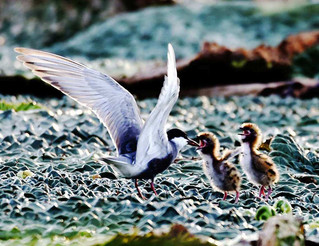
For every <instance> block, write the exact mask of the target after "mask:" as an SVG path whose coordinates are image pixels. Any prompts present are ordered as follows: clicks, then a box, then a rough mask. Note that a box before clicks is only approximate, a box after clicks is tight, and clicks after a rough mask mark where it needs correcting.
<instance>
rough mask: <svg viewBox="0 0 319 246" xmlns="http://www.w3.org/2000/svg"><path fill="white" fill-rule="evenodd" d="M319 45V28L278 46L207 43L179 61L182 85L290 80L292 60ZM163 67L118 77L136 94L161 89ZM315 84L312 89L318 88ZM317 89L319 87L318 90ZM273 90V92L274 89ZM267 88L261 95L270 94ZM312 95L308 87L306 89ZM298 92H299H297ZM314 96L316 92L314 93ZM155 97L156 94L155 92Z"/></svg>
mask: <svg viewBox="0 0 319 246" xmlns="http://www.w3.org/2000/svg"><path fill="white" fill-rule="evenodd" d="M318 44H319V31H312V32H302V33H299V34H296V35H290V36H288V37H287V38H285V39H284V40H283V41H282V42H281V43H280V44H279V45H278V46H274V47H273V46H266V45H260V46H258V47H257V48H255V49H251V50H249V49H244V48H238V49H231V48H228V47H225V46H222V45H218V44H217V43H215V42H213V43H209V42H205V43H204V45H203V48H202V50H201V51H200V52H199V54H198V55H197V56H195V57H194V58H192V59H189V60H181V61H179V62H178V63H177V70H178V76H179V78H180V79H181V81H182V83H181V87H182V89H184V90H187V89H188V90H189V89H193V88H196V89H198V88H199V87H208V86H210V87H212V86H217V85H225V84H239V83H252V82H254V83H256V82H261V83H265V82H275V81H287V80H290V79H291V76H292V62H293V58H294V56H295V55H297V54H300V53H302V52H304V51H305V50H306V49H308V48H310V47H313V46H315V45H318ZM165 66H166V65H163V67H157V68H155V67H154V68H150V69H145V70H144V72H142V73H140V74H136V75H135V76H133V77H130V78H124V79H118V81H120V82H122V83H123V84H124V85H125V86H126V87H127V88H128V89H129V90H131V91H133V93H138V92H139V91H141V90H142V91H143V93H145V91H146V90H149V91H152V90H153V91H154V88H156V89H159V88H160V87H161V86H162V83H163V77H164V75H165V74H166V67H165ZM317 87H318V86H317V85H316V86H314V87H313V88H311V91H313V90H312V89H314V88H317ZM301 88H303V86H301V85H300V84H298V83H294V84H293V85H292V87H291V85H289V86H288V91H287V87H286V86H284V88H282V89H279V90H282V91H283V92H282V93H283V94H289V93H290V94H292V93H293V92H290V91H291V90H292V91H295V90H300V89H301ZM317 90H318V89H316V91H317ZM271 92H272V91H271ZM271 92H269V91H268V90H266V91H264V92H262V93H261V94H262V95H263V94H271ZM303 93H305V95H306V97H309V93H310V94H311V92H310V91H309V90H307V91H305V92H303ZM297 94H298V93H297ZM312 95H313V93H312ZM153 96H155V95H153Z"/></svg>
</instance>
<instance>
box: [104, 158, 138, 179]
mask: <svg viewBox="0 0 319 246" xmlns="http://www.w3.org/2000/svg"><path fill="white" fill-rule="evenodd" d="M101 161H103V162H105V163H107V164H111V165H112V166H114V167H115V168H116V169H117V170H118V171H119V172H120V174H121V176H123V177H125V178H131V177H133V176H135V175H136V171H137V170H135V168H134V165H132V163H131V162H130V161H129V159H128V158H125V157H121V156H119V157H114V156H107V157H104V158H101Z"/></svg>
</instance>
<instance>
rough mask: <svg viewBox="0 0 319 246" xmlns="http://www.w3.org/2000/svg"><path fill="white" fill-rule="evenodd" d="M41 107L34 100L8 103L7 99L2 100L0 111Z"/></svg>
mask: <svg viewBox="0 0 319 246" xmlns="http://www.w3.org/2000/svg"><path fill="white" fill-rule="evenodd" d="M40 108H41V107H40V106H39V105H38V104H37V103H36V102H34V101H31V102H22V103H8V102H5V101H1V102H0V111H5V110H11V109H13V110H14V111H17V112H18V111H27V110H31V109H40Z"/></svg>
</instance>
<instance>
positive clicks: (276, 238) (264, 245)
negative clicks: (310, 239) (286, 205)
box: [257, 214, 305, 246]
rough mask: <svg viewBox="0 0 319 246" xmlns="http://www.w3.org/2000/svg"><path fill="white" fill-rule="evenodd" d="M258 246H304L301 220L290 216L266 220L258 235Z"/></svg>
mask: <svg viewBox="0 0 319 246" xmlns="http://www.w3.org/2000/svg"><path fill="white" fill-rule="evenodd" d="M257 245H259V246H276V245H293V246H302V245H305V236H304V227H303V223H302V219H301V218H299V217H294V216H292V215H291V214H285V215H282V216H279V215H278V216H275V217H271V218H270V219H268V220H267V221H266V222H265V224H264V227H263V229H262V231H261V232H260V233H259V240H258V244H257Z"/></svg>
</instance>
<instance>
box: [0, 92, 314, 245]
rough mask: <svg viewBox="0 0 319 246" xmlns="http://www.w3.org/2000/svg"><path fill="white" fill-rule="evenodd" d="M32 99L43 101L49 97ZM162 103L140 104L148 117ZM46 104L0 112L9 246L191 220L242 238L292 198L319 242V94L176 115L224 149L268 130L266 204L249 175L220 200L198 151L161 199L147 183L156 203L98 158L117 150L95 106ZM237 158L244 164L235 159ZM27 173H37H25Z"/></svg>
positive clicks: (220, 234)
mask: <svg viewBox="0 0 319 246" xmlns="http://www.w3.org/2000/svg"><path fill="white" fill-rule="evenodd" d="M2 98H3V99H4V100H6V101H7V102H9V101H10V98H9V97H2ZM34 100H35V101H36V102H37V103H40V104H44V100H41V99H34ZM155 102H156V100H154V99H148V100H143V101H138V104H139V106H140V108H141V114H142V117H144V118H145V117H146V116H147V115H148V114H149V111H150V109H151V108H152V107H154V104H155ZM45 105H46V108H45V109H44V108H42V109H38V110H30V111H19V112H15V111H12V110H7V111H2V112H0V122H1V127H0V208H1V209H0V228H1V230H0V240H2V241H1V244H4V243H7V245H14V243H15V242H16V244H15V245H21V244H22V243H21V242H23V240H25V242H26V243H27V244H29V245H33V244H32V242H38V245H41V243H42V245H44V244H48V243H49V242H51V241H52V238H56V239H57V242H60V244H63V242H64V243H65V242H68V241H70V242H72V240H73V239H74V240H75V242H83V244H85V243H86V242H88V243H87V244H85V245H90V244H89V241H95V240H99V239H101V238H103V240H102V239H101V240H102V243H103V242H106V240H107V239H106V238H105V237H106V236H108V237H110V238H111V237H113V236H116V235H117V234H118V233H121V234H122V235H127V234H130V233H131V231H132V230H133V229H134V228H138V229H139V235H144V234H145V235H148V233H150V232H153V231H154V230H157V229H166V230H168V228H170V226H171V225H172V224H173V223H179V224H181V225H183V226H185V227H186V228H187V229H188V231H189V232H190V233H191V234H194V236H195V237H198V236H199V237H200V236H205V237H209V238H211V239H212V240H216V241H217V242H221V243H226V242H229V240H230V239H232V240H234V241H232V242H236V240H237V241H238V240H239V239H240V238H241V235H245V236H249V235H253V234H256V233H257V232H258V231H259V230H260V229H261V227H262V225H263V223H264V222H263V221H257V220H256V219H255V215H256V211H257V209H258V208H260V207H262V206H264V205H267V206H274V204H275V203H276V202H277V201H281V200H284V199H285V200H286V201H288V202H289V203H290V205H291V211H292V214H293V215H296V216H301V217H302V218H303V220H304V222H305V223H306V225H307V226H306V227H305V233H306V237H309V238H312V239H313V240H318V227H316V223H317V221H318V219H319V218H318V214H319V196H318V194H319V185H318V182H319V157H318V153H319V148H318V146H319V145H318V144H319V139H318V134H319V121H318V120H319V118H318V115H319V108H318V105H319V99H311V100H298V99H292V98H286V99H283V98H279V97H275V96H271V97H268V98H263V97H252V96H246V97H229V98H224V97H219V98H207V97H198V98H186V99H182V100H179V102H178V103H177V105H176V106H175V107H174V109H173V111H172V114H171V116H170V117H169V123H168V127H169V128H171V127H175V126H176V127H179V128H182V129H183V130H185V131H186V132H187V133H188V134H189V135H190V136H191V137H195V136H196V135H197V133H198V132H200V131H211V132H213V133H214V134H215V135H216V136H218V138H219V139H220V145H221V148H222V149H225V148H228V149H231V148H233V147H234V146H239V144H240V143H239V138H238V135H237V134H238V132H237V129H238V127H239V126H240V125H241V123H243V122H248V121H249V122H255V123H256V124H258V125H259V127H260V128H261V129H262V131H263V133H264V139H263V141H265V140H267V139H269V138H272V139H273V140H272V142H271V144H270V153H269V154H270V155H271V156H272V158H273V159H274V161H275V163H276V165H277V166H278V169H279V172H280V174H281V178H280V180H279V182H278V184H276V185H275V186H274V190H273V193H272V195H271V198H270V199H269V201H268V203H265V201H263V200H260V199H258V198H256V196H258V193H257V188H256V187H252V185H251V184H250V183H249V182H248V181H247V178H246V177H245V175H243V177H242V186H241V190H242V192H241V196H240V199H239V202H238V203H237V204H234V203H233V202H234V198H231V199H229V200H227V201H222V196H223V195H222V193H220V192H218V191H214V190H212V188H211V187H210V185H209V182H208V180H207V179H206V177H205V175H204V174H203V171H202V161H201V159H200V158H199V156H197V153H196V151H195V150H194V149H191V148H189V149H185V150H184V151H183V152H182V156H183V159H178V160H177V161H176V163H174V164H172V165H171V167H170V168H169V169H168V170H166V171H165V172H164V173H162V174H161V175H159V176H158V177H157V179H156V189H157V191H158V193H159V196H158V197H156V196H155V195H152V193H151V187H150V186H149V185H148V184H147V183H145V185H142V186H141V187H143V189H145V190H142V192H143V193H144V194H146V195H148V197H147V198H148V200H147V201H142V200H141V199H140V198H139V197H138V196H137V194H136V193H135V191H134V190H135V187H134V185H133V184H132V183H131V181H130V180H126V179H121V178H120V179H117V173H116V172H115V171H114V170H113V169H112V167H111V166H108V165H102V164H101V163H99V162H98V161H97V160H98V159H99V158H100V157H103V155H109V154H114V146H113V145H112V143H111V140H110V137H109V136H108V134H107V131H106V129H105V127H104V126H103V125H102V124H100V123H99V120H98V119H97V118H96V117H95V116H94V115H93V114H92V113H91V112H90V111H88V110H87V109H85V108H83V107H81V106H79V105H78V104H77V103H75V102H73V101H71V100H69V99H67V98H63V99H61V100H57V99H50V100H45ZM262 151H264V150H262ZM194 157H195V158H194ZM234 163H235V164H236V167H238V168H239V169H240V166H239V165H238V161H237V160H236V159H235V160H234ZM27 170H29V171H30V172H32V173H33V174H34V175H32V176H28V177H25V178H24V179H23V178H21V177H18V176H17V174H18V173H19V172H21V171H22V172H23V171H27ZM278 203H279V202H278ZM278 206H279V205H278ZM280 207H281V209H283V210H284V211H286V210H287V209H286V208H285V207H286V206H282V205H281V206H280ZM76 237H78V239H76ZM110 238H109V239H110ZM4 240H6V241H4ZM7 240H9V241H7ZM63 240H65V241H63ZM77 240H78V241H77ZM9 242H10V243H9ZM43 242H44V243H43ZM99 242H101V241H95V244H98V243H99ZM93 245H94V244H93ZM102 245H103V244H102Z"/></svg>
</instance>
